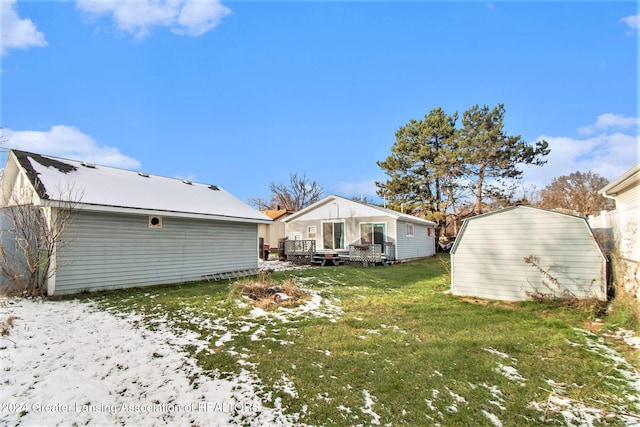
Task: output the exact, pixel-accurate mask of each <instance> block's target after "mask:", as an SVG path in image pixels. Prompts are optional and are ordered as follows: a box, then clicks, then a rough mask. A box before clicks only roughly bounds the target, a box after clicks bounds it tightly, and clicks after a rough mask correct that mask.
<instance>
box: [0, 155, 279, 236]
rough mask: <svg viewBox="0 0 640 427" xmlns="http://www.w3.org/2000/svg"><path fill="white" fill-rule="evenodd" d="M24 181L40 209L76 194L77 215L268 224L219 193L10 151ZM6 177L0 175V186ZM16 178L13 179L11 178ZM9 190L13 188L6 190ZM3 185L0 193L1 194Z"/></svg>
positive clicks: (178, 181)
mask: <svg viewBox="0 0 640 427" xmlns="http://www.w3.org/2000/svg"><path fill="white" fill-rule="evenodd" d="M11 162H14V164H15V165H16V167H17V168H18V169H20V170H22V172H23V173H24V174H25V175H26V177H27V178H28V180H29V182H30V183H31V185H32V186H33V188H34V189H35V190H36V192H37V194H38V196H39V198H40V199H41V200H42V201H44V203H51V202H65V201H67V202H68V201H69V198H70V197H74V196H72V194H78V196H77V198H78V199H79V200H74V201H75V202H78V204H79V206H80V207H81V208H82V209H88V210H102V211H114V212H115V211H119V212H132V211H133V212H141V211H144V212H153V213H163V214H165V215H173V216H187V217H202V218H215V219H219V220H233V221H243V222H262V223H268V222H271V220H270V219H269V218H268V217H267V216H265V215H263V214H262V213H260V212H258V211H257V210H255V209H253V208H251V207H250V206H248V205H247V204H245V203H243V202H242V201H240V200H239V199H237V198H236V197H234V196H232V195H231V194H230V193H228V192H226V191H225V190H224V189H222V188H221V187H218V186H215V185H209V184H201V183H196V182H190V181H186V180H181V179H176V178H167V177H163V176H159V175H151V174H146V173H141V172H135V171H130V170H125V169H118V168H113V167H108V166H101V165H93V164H90V163H86V162H81V161H78V160H69V159H62V158H57V157H53V156H46V155H41V154H35V153H29V152H25V151H18V150H11V155H10V156H9V159H8V160H7V167H6V168H5V172H7V169H9V166H10V165H9V164H10V163H11ZM9 175H11V174H9V173H5V174H3V177H2V180H3V181H4V180H5V179H11V178H7V176H9ZM16 175H17V173H15V174H14V178H13V179H15V176H16ZM9 185H11V186H12V185H13V183H11V184H9ZM6 186H7V183H3V186H2V188H5V189H6V188H7V187H6Z"/></svg>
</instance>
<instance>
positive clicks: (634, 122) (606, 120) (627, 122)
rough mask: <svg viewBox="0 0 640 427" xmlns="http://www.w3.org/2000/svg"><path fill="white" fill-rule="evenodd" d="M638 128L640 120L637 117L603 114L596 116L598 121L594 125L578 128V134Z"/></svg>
mask: <svg viewBox="0 0 640 427" xmlns="http://www.w3.org/2000/svg"><path fill="white" fill-rule="evenodd" d="M634 126H640V119H639V118H637V117H625V116H623V115H622V114H613V113H605V114H601V115H600V116H598V120H597V121H596V123H595V124H594V125H589V126H584V127H581V128H578V131H579V132H580V133H584V134H592V133H595V132H597V131H605V130H609V129H618V130H625V129H629V128H633V127H634Z"/></svg>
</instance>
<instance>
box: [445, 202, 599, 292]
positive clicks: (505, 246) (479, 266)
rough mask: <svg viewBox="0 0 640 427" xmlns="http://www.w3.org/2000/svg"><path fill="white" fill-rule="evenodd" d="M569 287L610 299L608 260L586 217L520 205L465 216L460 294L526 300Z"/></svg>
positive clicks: (455, 269) (456, 267)
mask: <svg viewBox="0 0 640 427" xmlns="http://www.w3.org/2000/svg"><path fill="white" fill-rule="evenodd" d="M526 260H528V262H527V261H526ZM557 284H559V285H560V286H558V285H557ZM563 290H566V291H568V292H569V293H570V294H571V295H573V296H575V297H577V298H581V299H582V298H590V297H595V298H597V299H599V300H606V299H607V262H606V258H605V255H604V253H603V252H602V250H601V248H600V246H599V245H598V243H597V242H596V240H595V238H594V236H593V233H592V231H591V228H590V227H589V225H588V224H587V221H586V219H584V218H582V217H578V216H573V215H567V214H563V213H559V212H555V211H550V210H545V209H539V208H534V207H529V206H514V207H510V208H506V209H502V210H499V211H496V212H491V213H487V214H484V215H478V216H475V217H472V218H467V219H465V220H464V223H463V225H462V229H461V230H460V234H459V235H458V238H457V239H456V242H455V244H454V246H453V248H452V250H451V291H452V293H453V294H454V295H461V296H473V297H480V298H485V299H495V300H505V301H520V300H525V299H528V298H529V297H530V295H532V294H535V293H536V292H537V293H541V294H553V295H555V296H556V297H562V296H563Z"/></svg>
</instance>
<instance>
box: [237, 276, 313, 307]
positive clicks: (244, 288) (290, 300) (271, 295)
mask: <svg viewBox="0 0 640 427" xmlns="http://www.w3.org/2000/svg"><path fill="white" fill-rule="evenodd" d="M235 291H236V292H238V293H239V294H240V295H241V296H242V298H243V299H244V300H246V301H248V302H249V303H251V304H253V305H255V306H256V307H260V308H269V307H277V306H284V307H291V306H297V305H299V304H301V303H302V302H305V301H307V300H309V298H311V294H310V293H309V292H305V291H302V290H300V289H298V287H297V286H296V285H295V284H294V283H293V282H292V281H291V280H286V281H285V282H283V283H282V284H274V283H261V282H253V283H247V282H242V283H238V284H236V285H235Z"/></svg>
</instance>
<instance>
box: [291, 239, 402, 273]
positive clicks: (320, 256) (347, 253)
mask: <svg viewBox="0 0 640 427" xmlns="http://www.w3.org/2000/svg"><path fill="white" fill-rule="evenodd" d="M284 249H285V256H286V259H287V260H289V261H292V262H295V263H298V264H314V265H319V266H327V265H331V266H338V265H343V264H352V265H360V266H363V267H370V266H371V267H373V266H376V265H386V264H390V263H391V262H393V257H392V255H391V256H390V254H387V253H386V252H391V251H392V250H393V245H384V246H383V245H349V247H348V249H345V250H337V251H334V250H316V242H315V240H288V241H285V244H284Z"/></svg>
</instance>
